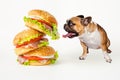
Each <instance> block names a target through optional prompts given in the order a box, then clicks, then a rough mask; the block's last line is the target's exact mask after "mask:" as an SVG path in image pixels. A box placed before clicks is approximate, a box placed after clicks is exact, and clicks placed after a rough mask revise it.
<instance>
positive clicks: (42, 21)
mask: <svg viewBox="0 0 120 80" xmlns="http://www.w3.org/2000/svg"><path fill="white" fill-rule="evenodd" d="M31 19H32V20H37V19H34V18H31ZM37 21H38V22H41V23H44V24H46V25H48V26H49V27H51V28H52V26H51V24H50V23H48V22H46V21H44V20H41V19H39V20H37Z"/></svg>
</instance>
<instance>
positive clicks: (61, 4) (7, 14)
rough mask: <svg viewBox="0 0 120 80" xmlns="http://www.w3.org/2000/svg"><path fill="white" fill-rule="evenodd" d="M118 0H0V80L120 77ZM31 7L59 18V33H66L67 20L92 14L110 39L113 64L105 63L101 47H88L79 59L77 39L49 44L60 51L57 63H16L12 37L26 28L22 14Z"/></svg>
mask: <svg viewBox="0 0 120 80" xmlns="http://www.w3.org/2000/svg"><path fill="white" fill-rule="evenodd" d="M119 8H120V2H119V0H1V1H0V80H68V79H70V80H73V79H75V80H120V47H119V45H120V36H119V35H120V9H119ZM31 9H43V10H46V11H48V12H50V13H51V14H53V15H54V16H55V17H56V19H57V21H58V29H59V33H60V36H62V34H65V33H66V32H65V31H64V30H63V25H64V23H65V21H66V19H69V18H70V17H72V16H77V15H79V14H83V15H85V16H92V18H93V21H95V22H97V23H99V24H100V25H101V26H102V27H104V29H105V30H106V32H107V33H108V36H109V38H110V40H111V46H110V49H111V50H112V53H111V54H110V56H111V58H112V59H113V61H112V63H111V64H110V63H106V62H105V60H104V58H103V55H102V51H101V50H90V54H88V57H87V59H86V60H85V61H80V60H79V59H78V58H79V56H80V55H81V53H82V48H81V46H80V44H79V40H78V38H74V39H68V38H66V39H64V38H62V37H61V38H60V39H59V40H57V41H52V40H50V45H51V46H52V47H54V48H55V50H57V51H58V52H59V59H58V61H57V63H56V64H54V65H49V66H22V65H20V64H18V63H17V62H16V58H17V56H16V55H15V53H14V46H13V43H12V41H13V38H14V36H15V35H16V34H17V33H18V32H20V31H22V30H24V29H26V27H25V26H24V22H23V17H24V16H26V15H27V12H28V11H29V10H31Z"/></svg>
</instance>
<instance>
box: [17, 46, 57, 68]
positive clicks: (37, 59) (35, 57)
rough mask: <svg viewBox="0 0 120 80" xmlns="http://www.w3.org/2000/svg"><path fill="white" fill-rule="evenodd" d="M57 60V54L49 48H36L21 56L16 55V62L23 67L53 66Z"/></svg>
mask: <svg viewBox="0 0 120 80" xmlns="http://www.w3.org/2000/svg"><path fill="white" fill-rule="evenodd" d="M57 58H58V54H57V52H55V50H54V49H53V48H52V47H50V46H44V47H41V48H37V49H35V50H32V51H30V52H27V53H25V54H22V55H18V59H17V61H18V62H19V63H20V64H23V65H31V66H42V65H48V64H54V63H55V61H56V60H57Z"/></svg>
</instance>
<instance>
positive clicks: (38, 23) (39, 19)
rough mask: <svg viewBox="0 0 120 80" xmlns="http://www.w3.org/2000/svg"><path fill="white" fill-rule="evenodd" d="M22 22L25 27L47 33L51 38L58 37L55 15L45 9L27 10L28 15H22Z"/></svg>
mask: <svg viewBox="0 0 120 80" xmlns="http://www.w3.org/2000/svg"><path fill="white" fill-rule="evenodd" d="M24 22H25V25H26V26H27V27H29V28H32V29H35V30H38V31H40V32H43V33H44V34H47V35H48V36H50V37H51V39H52V40H56V39H59V34H58V30H57V28H58V27H57V21H56V19H55V17H54V16H53V15H52V14H50V13H49V12H47V11H44V10H38V9H35V10H31V11H29V12H28V16H25V17H24Z"/></svg>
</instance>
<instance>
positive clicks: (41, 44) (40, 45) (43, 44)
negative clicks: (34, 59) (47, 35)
mask: <svg viewBox="0 0 120 80" xmlns="http://www.w3.org/2000/svg"><path fill="white" fill-rule="evenodd" d="M47 45H49V42H48V41H42V42H40V44H38V47H42V46H47Z"/></svg>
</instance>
